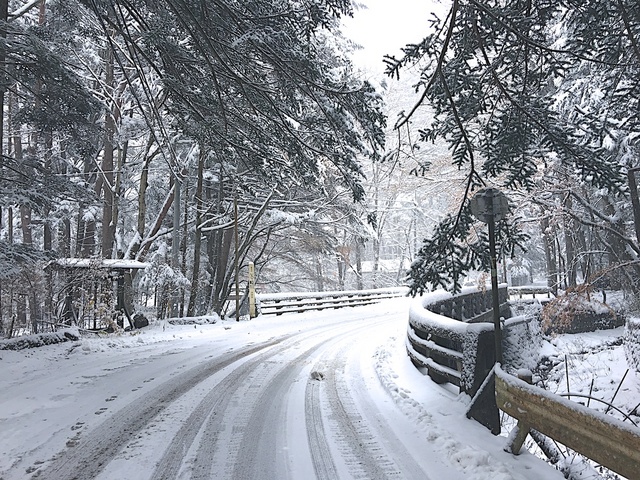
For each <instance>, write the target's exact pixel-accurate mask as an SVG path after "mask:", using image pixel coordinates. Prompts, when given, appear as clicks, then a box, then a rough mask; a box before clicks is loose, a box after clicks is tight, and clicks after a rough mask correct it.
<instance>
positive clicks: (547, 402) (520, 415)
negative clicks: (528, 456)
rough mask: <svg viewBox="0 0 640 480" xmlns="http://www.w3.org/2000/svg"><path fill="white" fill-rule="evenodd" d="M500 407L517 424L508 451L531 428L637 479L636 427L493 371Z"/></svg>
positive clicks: (639, 434) (639, 448) (639, 433)
mask: <svg viewBox="0 0 640 480" xmlns="http://www.w3.org/2000/svg"><path fill="white" fill-rule="evenodd" d="M494 372H495V384H496V402H497V404H498V408H500V409H501V410H502V411H504V412H505V413H507V414H508V415H510V416H512V417H513V418H516V419H518V420H519V422H518V427H516V428H518V431H517V432H515V434H512V435H509V439H510V440H509V442H510V444H508V445H507V448H506V450H507V451H509V452H511V453H515V454H518V453H519V451H520V449H521V447H522V443H523V442H524V439H525V437H526V435H527V432H528V431H529V429H534V430H536V431H538V432H540V433H542V434H544V435H547V436H548V437H551V438H553V439H554V440H556V441H558V442H560V443H562V444H564V445H565V446H567V447H568V448H570V449H572V450H575V451H576V452H578V453H580V454H582V455H584V456H585V457H587V458H590V459H591V460H594V461H596V462H598V463H599V464H601V465H604V466H605V467H607V468H609V469H610V470H613V471H614V472H616V473H618V474H620V475H623V476H625V477H627V478H629V479H632V478H640V477H639V476H638V475H640V429H638V428H636V427H634V426H632V425H631V424H628V423H623V422H622V421H620V420H617V419H615V418H613V417H611V416H607V415H605V414H604V413H602V412H598V411H595V410H593V409H590V408H588V407H586V406H584V405H581V404H578V403H575V402H571V401H568V400H567V399H565V398H562V397H559V396H558V395H554V394H553V393H551V392H548V391H546V390H543V389H542V388H538V387H535V386H532V385H529V384H528V383H526V382H525V381H523V380H520V379H518V378H516V377H513V376H511V375H509V374H507V373H505V372H504V371H503V370H502V369H501V368H500V367H499V366H496V368H495V370H494Z"/></svg>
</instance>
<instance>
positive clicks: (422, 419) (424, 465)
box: [0, 301, 560, 480]
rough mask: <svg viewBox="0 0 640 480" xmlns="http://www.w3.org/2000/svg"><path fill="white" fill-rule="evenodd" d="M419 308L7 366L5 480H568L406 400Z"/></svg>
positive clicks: (155, 338)
mask: <svg viewBox="0 0 640 480" xmlns="http://www.w3.org/2000/svg"><path fill="white" fill-rule="evenodd" d="M405 306H406V305H405V304H404V303H402V301H389V302H386V303H384V304H381V305H376V306H370V307H361V308H354V309H345V310H340V311H339V312H338V311H332V312H324V313H314V314H307V315H304V316H293V315H290V316H288V318H287V317H286V316H283V317H280V318H277V319H267V318H259V319H256V320H253V321H251V322H241V323H240V324H236V323H235V322H232V323H231V322H230V323H223V324H222V325H214V326H202V327H201V326H197V327H196V328H193V326H182V327H174V326H168V327H167V331H165V332H162V329H161V327H160V326H157V327H154V328H156V332H155V333H145V334H141V335H140V336H139V337H138V338H135V337H130V338H122V339H116V340H100V341H98V340H83V341H82V342H78V343H76V344H75V345H71V344H66V345H64V346H62V345H58V346H54V347H45V348H46V356H45V358H40V359H37V358H35V355H42V354H43V351H42V349H41V350H40V351H32V352H28V353H25V352H2V355H1V356H2V357H7V359H6V360H8V362H6V363H7V365H3V366H5V367H8V368H4V369H3V370H2V373H1V375H2V377H0V378H1V380H2V382H1V384H0V386H1V387H2V392H1V393H0V395H1V396H0V412H2V413H0V427H1V429H2V430H1V431H2V439H0V447H1V448H2V452H3V453H4V455H2V460H0V462H1V463H0V478H1V479H2V480H13V479H20V478H29V477H33V478H39V479H56V480H57V479H61V480H63V479H77V480H88V479H103V480H105V479H121V478H133V479H154V480H160V479H193V480H204V479H238V480H240V479H312V478H318V479H337V478H340V479H342V478H344V479H413V478H415V479H427V480H428V479H441V478H448V479H455V478H504V479H507V478H560V477H555V475H554V474H555V473H556V472H554V471H552V470H551V469H548V473H549V475H550V476H544V477H540V476H539V475H536V474H532V475H531V476H528V475H527V474H526V472H527V471H528V470H532V466H533V467H534V470H538V469H542V470H543V471H545V472H546V471H547V466H546V465H545V464H544V463H542V462H540V461H538V460H537V459H535V458H533V457H531V456H529V455H525V456H523V457H521V460H520V461H519V462H518V461H514V460H513V458H512V457H511V456H507V455H506V454H505V457H508V458H500V460H499V461H497V462H492V461H490V460H492V459H491V455H492V454H491V453H489V452H487V451H483V450H478V449H476V447H472V446H467V445H465V444H464V443H460V440H458V439H456V438H455V435H451V433H449V432H447V430H446V429H441V428H442V427H441V426H439V425H438V424H437V422H436V420H438V419H439V418H444V419H446V417H448V416H452V412H453V411H455V408H454V410H453V411H451V410H446V405H447V404H451V403H459V404H460V401H459V399H458V396H456V395H454V394H453V393H450V392H447V391H446V390H444V389H442V388H441V387H437V388H438V389H439V391H436V393H435V394H432V397H433V398H432V400H433V408H434V410H435V411H439V412H440V413H437V412H432V413H428V412H427V411H426V410H425V409H424V407H422V406H421V404H422V403H424V401H425V399H424V398H423V399H422V400H421V401H420V402H419V401H418V399H416V398H413V397H412V395H411V391H410V390H409V389H408V388H404V387H403V386H402V385H401V383H402V375H398V373H397V372H396V371H394V367H393V366H392V364H391V359H390V356H389V352H390V351H396V349H397V348H401V340H402V339H401V336H402V334H403V332H404V325H405V322H406V308H405ZM145 335H146V336H145ZM109 342H111V344H110V343H109ZM105 343H106V346H105ZM391 346H392V347H393V348H392V349H390V348H389V347H391ZM29 355H31V356H32V357H33V359H30V358H24V357H25V356H29ZM20 356H22V357H20ZM3 360H4V359H3ZM25 365H30V366H31V367H30V368H26V367H25ZM14 375H15V376H14ZM418 375H419V374H418ZM20 376H21V377H22V378H20ZM394 378H395V379H397V381H396V380H394ZM420 380H421V381H422V382H424V383H426V382H428V380H427V379H420ZM431 388H433V387H431ZM457 399H458V401H456V400H457ZM426 401H428V399H427V400H426ZM463 407H464V405H462V404H460V408H459V410H460V412H461V411H463ZM460 412H458V413H460ZM456 415H457V417H461V418H456V419H455V421H452V422H451V423H450V426H451V428H452V429H453V430H454V431H455V430H459V429H460V427H459V426H457V424H458V423H460V424H462V425H467V427H465V428H468V429H469V432H470V434H471V435H472V436H476V435H479V436H480V437H484V436H486V437H487V439H489V440H490V441H493V440H494V437H491V436H490V434H489V433H488V432H487V431H486V430H484V429H483V428H482V427H479V426H477V425H476V424H474V423H473V422H469V421H468V420H466V419H464V418H463V415H459V414H456ZM421 424H422V426H421ZM505 462H506V463H505ZM522 471H524V472H525V473H524V474H522ZM470 472H473V475H472V476H470V475H469V473H470ZM531 473H533V472H531ZM538 473H539V472H538Z"/></svg>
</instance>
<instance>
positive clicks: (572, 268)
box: [564, 197, 578, 288]
mask: <svg viewBox="0 0 640 480" xmlns="http://www.w3.org/2000/svg"><path fill="white" fill-rule="evenodd" d="M564 208H565V210H566V211H567V212H570V211H571V209H572V201H571V197H567V198H566V200H565V202H564ZM575 228H576V225H575V222H574V221H573V220H572V219H571V218H570V216H569V214H567V213H565V215H564V242H565V250H566V254H567V287H570V288H571V287H575V286H576V284H577V263H578V261H577V259H576V246H575V241H574V240H575V239H574V229H575Z"/></svg>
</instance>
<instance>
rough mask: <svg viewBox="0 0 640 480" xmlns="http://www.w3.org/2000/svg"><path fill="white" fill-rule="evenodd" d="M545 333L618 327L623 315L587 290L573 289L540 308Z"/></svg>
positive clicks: (581, 331)
mask: <svg viewBox="0 0 640 480" xmlns="http://www.w3.org/2000/svg"><path fill="white" fill-rule="evenodd" d="M541 317H542V328H543V330H544V332H545V333H583V332H593V331H595V330H605V329H609V328H616V327H621V326H622V325H624V316H623V315H622V314H621V313H620V312H617V311H616V310H614V309H613V308H612V307H611V306H609V305H607V304H606V303H604V302H601V301H599V300H596V299H595V298H594V297H593V296H591V295H589V291H588V290H586V289H584V290H578V289H576V290H574V291H571V292H567V293H566V294H565V295H563V296H561V297H558V298H555V299H553V300H552V301H550V302H548V303H547V304H545V306H544V308H543V309H542V315H541Z"/></svg>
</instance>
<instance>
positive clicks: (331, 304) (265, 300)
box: [256, 287, 408, 315]
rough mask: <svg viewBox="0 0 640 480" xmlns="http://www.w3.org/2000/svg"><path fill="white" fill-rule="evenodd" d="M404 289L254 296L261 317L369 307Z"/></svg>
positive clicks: (397, 295)
mask: <svg viewBox="0 0 640 480" xmlns="http://www.w3.org/2000/svg"><path fill="white" fill-rule="evenodd" d="M407 293H408V289H407V288H406V287H398V288H384V289H374V290H345V291H332V292H287V293H272V294H259V295H256V298H257V299H258V303H259V305H260V312H261V313H262V314H263V315H281V314H283V313H292V312H295V313H301V312H305V311H307V310H323V309H326V308H343V307H355V306H358V305H370V304H372V303H376V302H379V301H380V300H384V299H386V298H394V297H401V296H405V295H407Z"/></svg>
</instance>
